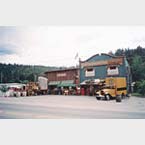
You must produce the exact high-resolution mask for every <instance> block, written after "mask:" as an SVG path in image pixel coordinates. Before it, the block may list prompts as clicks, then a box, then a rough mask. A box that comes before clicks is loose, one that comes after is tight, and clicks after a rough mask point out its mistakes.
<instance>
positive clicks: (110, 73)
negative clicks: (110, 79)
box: [107, 66, 119, 76]
mask: <svg viewBox="0 0 145 145" xmlns="http://www.w3.org/2000/svg"><path fill="white" fill-rule="evenodd" d="M107 75H108V76H114V75H119V70H118V67H117V66H109V67H108V69H107Z"/></svg>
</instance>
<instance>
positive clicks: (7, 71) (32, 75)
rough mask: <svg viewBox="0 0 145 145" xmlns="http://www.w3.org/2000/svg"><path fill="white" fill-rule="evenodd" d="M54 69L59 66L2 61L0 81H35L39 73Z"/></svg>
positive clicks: (0, 64)
mask: <svg viewBox="0 0 145 145" xmlns="http://www.w3.org/2000/svg"><path fill="white" fill-rule="evenodd" d="M52 69H53V70H54V69H57V68H56V67H46V66H30V65H17V64H2V63H0V83H21V82H24V83H26V82H28V81H35V80H36V78H38V76H39V75H41V74H43V73H44V72H45V71H49V70H52ZM36 81H37V80H36Z"/></svg>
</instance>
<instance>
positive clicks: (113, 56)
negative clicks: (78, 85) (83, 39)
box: [80, 53, 124, 62]
mask: <svg viewBox="0 0 145 145" xmlns="http://www.w3.org/2000/svg"><path fill="white" fill-rule="evenodd" d="M102 55H106V56H110V57H112V58H124V56H115V55H111V54H107V53H101V54H95V55H93V56H91V57H89V58H88V59H86V60H84V61H80V62H86V61H89V60H90V59H92V58H93V57H96V56H102Z"/></svg>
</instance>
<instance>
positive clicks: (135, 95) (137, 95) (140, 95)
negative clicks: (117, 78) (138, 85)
mask: <svg viewBox="0 0 145 145" xmlns="http://www.w3.org/2000/svg"><path fill="white" fill-rule="evenodd" d="M131 95H132V96H134V97H141V98H145V96H143V95H142V94H139V93H132V94H131Z"/></svg>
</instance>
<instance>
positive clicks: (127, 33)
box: [0, 26, 145, 66]
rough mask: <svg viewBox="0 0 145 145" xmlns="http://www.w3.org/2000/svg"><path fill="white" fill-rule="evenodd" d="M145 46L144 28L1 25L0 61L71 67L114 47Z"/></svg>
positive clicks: (114, 48) (112, 49)
mask: <svg viewBox="0 0 145 145" xmlns="http://www.w3.org/2000/svg"><path fill="white" fill-rule="evenodd" d="M139 45H141V46H142V47H145V27H144V26H130V27H129V26H60V27H59V26H29V27H26V26H25V27H22V26H9V27H7V26H5V27H3V26H1V27H0V62H4V63H17V64H32V65H46V66H72V65H76V64H77V63H78V58H77V59H75V56H76V54H77V53H78V56H79V57H80V58H81V59H82V60H85V59H87V58H88V57H90V56H92V55H94V54H97V53H108V52H109V51H113V52H114V51H115V50H116V49H118V48H128V47H129V48H136V47H137V46H139Z"/></svg>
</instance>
